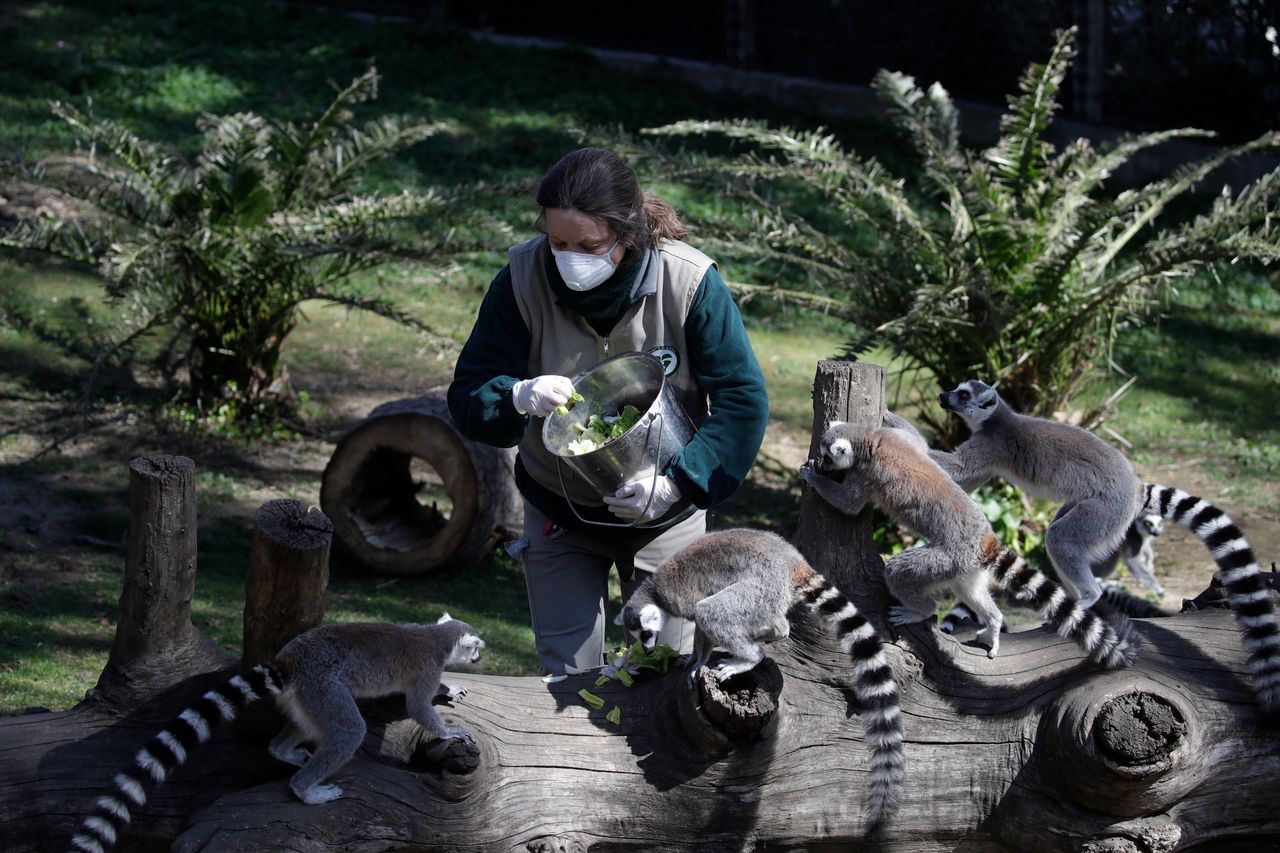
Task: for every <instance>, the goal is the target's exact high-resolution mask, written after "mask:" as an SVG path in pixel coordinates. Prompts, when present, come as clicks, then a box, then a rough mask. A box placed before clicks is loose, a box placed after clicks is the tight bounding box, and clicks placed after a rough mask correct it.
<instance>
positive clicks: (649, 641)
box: [617, 604, 667, 652]
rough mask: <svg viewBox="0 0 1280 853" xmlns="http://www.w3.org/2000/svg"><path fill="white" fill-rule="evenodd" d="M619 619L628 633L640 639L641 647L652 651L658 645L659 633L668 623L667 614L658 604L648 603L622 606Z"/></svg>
mask: <svg viewBox="0 0 1280 853" xmlns="http://www.w3.org/2000/svg"><path fill="white" fill-rule="evenodd" d="M617 621H618V622H619V623H620V624H621V625H622V626H623V627H625V628H626V629H627V632H628V633H630V634H634V635H635V636H636V637H638V638H639V639H640V648H642V649H644V650H645V651H646V652H652V651H653V650H654V649H655V648H657V646H658V634H659V632H661V631H662V626H663V625H665V624H666V623H667V614H665V613H663V612H662V608H661V607H659V606H658V605H656V604H646V605H644V606H643V607H632V606H631V605H630V604H628V605H627V606H626V607H624V608H622V613H621V614H620V615H619V616H618V619H617Z"/></svg>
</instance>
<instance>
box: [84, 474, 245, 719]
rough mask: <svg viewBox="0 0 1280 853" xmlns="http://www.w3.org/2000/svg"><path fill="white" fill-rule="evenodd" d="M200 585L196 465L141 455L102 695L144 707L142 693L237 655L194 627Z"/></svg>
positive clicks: (134, 479)
mask: <svg viewBox="0 0 1280 853" xmlns="http://www.w3.org/2000/svg"><path fill="white" fill-rule="evenodd" d="M195 586H196V496H195V465H194V463H192V461H191V460H190V459H188V458H187V457H185V456H144V457H139V458H137V459H134V460H133V461H132V462H130V463H129V550H128V555H127V556H126V558H125V570H124V590H123V592H121V594H120V621H119V623H118V626H117V628H116V636H115V641H114V642H113V643H112V646H111V656H110V658H109V660H108V661H107V666H106V668H105V669H103V671H102V675H101V677H100V678H99V680H98V686H97V688H96V691H97V694H98V698H101V699H105V700H106V701H108V702H119V703H123V704H125V705H132V704H136V703H137V701H138V698H139V694H141V695H146V694H148V693H151V692H154V691H156V690H159V689H163V688H164V687H167V686H169V684H171V683H173V682H175V681H178V680H180V679H181V678H183V677H186V676H187V675H190V674H191V672H192V670H195V671H210V670H214V669H219V668H221V667H223V666H226V665H227V663H229V662H230V661H231V660H233V658H232V657H231V655H229V654H228V653H227V652H226V651H224V650H223V649H221V648H220V647H219V646H218V645H217V644H216V643H214V642H213V641H212V640H210V639H209V638H208V637H206V636H204V635H203V634H202V633H200V632H199V631H197V630H196V629H195V626H193V625H192V624H191V598H192V596H193V595H194V594H195Z"/></svg>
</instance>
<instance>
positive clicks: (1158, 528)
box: [1134, 512, 1164, 536]
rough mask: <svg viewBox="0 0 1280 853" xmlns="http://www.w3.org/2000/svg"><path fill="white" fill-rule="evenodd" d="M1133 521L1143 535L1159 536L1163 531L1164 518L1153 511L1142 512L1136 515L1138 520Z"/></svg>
mask: <svg viewBox="0 0 1280 853" xmlns="http://www.w3.org/2000/svg"><path fill="white" fill-rule="evenodd" d="M1134 523H1135V524H1137V525H1138V530H1139V531H1141V532H1142V534H1143V535H1145V536H1159V535H1160V534H1161V533H1163V532H1164V519H1163V518H1161V517H1160V516H1158V515H1156V514H1155V513H1151V512H1148V513H1144V514H1142V515H1140V516H1138V520H1137V521H1136V522H1134Z"/></svg>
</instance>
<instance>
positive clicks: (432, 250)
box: [0, 69, 497, 415]
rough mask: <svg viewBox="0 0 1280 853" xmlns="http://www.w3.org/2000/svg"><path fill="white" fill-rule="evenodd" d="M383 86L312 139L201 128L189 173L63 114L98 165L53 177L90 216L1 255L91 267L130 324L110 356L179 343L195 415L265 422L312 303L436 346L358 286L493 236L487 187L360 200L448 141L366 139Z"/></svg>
mask: <svg viewBox="0 0 1280 853" xmlns="http://www.w3.org/2000/svg"><path fill="white" fill-rule="evenodd" d="M377 85H378V75H377V72H376V70H374V69H370V70H369V71H367V72H365V73H364V74H363V75H361V76H360V77H358V78H356V79H355V80H354V81H353V82H352V83H351V84H350V85H349V86H348V87H347V88H345V89H343V90H342V91H341V92H339V93H338V94H337V96H336V97H335V98H334V100H333V102H332V103H331V104H330V105H329V106H328V108H327V109H325V110H324V112H323V113H322V114H321V115H320V116H319V118H317V119H316V120H315V121H314V122H313V123H311V124H309V125H305V126H300V125H296V124H293V123H289V122H282V121H271V120H268V119H265V118H262V117H260V116H258V115H255V114H253V113H247V112H246V113H236V114H234V115H226V116H210V115H206V116H203V117H201V119H200V120H199V125H198V127H199V130H200V131H201V132H202V134H203V143H202V151H201V153H200V155H199V156H198V157H197V158H196V161H195V163H194V164H189V163H187V162H185V161H184V160H183V159H181V158H180V157H178V156H177V155H175V154H173V153H170V152H168V151H166V150H165V149H164V148H162V147H161V146H159V145H156V144H153V143H151V142H148V141H146V140H143V139H140V138H139V137H137V136H136V135H134V134H133V133H132V132H130V131H129V130H127V129H126V128H124V127H122V126H120V125H119V124H116V123H114V122H112V121H110V120H106V119H95V118H91V117H89V116H87V115H85V114H84V113H82V112H80V111H78V110H76V109H75V108H73V107H71V106H69V105H67V104H64V103H54V104H53V105H52V109H53V111H54V113H55V114H56V115H58V116H59V117H60V118H62V119H63V120H64V121H66V122H67V123H68V124H70V125H71V126H72V127H73V128H74V129H75V130H76V131H77V132H78V133H79V135H80V136H81V137H82V138H83V140H84V141H85V142H86V143H88V144H89V146H90V151H91V152H93V153H92V154H91V156H90V157H89V158H88V159H87V160H85V161H84V162H83V164H82V166H81V167H80V168H77V169H75V170H72V171H71V172H70V173H60V174H59V175H57V176H56V177H55V176H53V175H52V174H44V175H42V177H43V179H44V180H45V181H46V182H49V183H52V184H54V185H55V187H56V189H58V190H60V191H61V192H63V193H66V194H68V195H70V196H72V197H74V198H76V199H79V200H80V201H81V202H85V203H87V205H88V209H89V210H90V213H89V215H86V216H83V217H77V218H75V219H74V220H70V219H66V220H56V219H44V220H39V221H28V222H23V223H20V224H19V225H18V227H17V228H16V229H14V230H12V231H10V232H9V233H7V234H4V235H0V246H4V247H8V248H10V249H15V250H28V251H29V250H36V251H40V252H45V253H49V254H53V255H58V256H61V257H64V258H67V259H70V260H72V261H77V262H81V263H85V264H89V265H92V266H93V267H94V268H95V269H96V270H97V272H98V274H99V275H100V276H101V278H102V279H103V281H104V282H105V285H106V290H107V293H108V294H109V296H110V298H111V299H113V300H116V301H118V302H121V303H124V304H126V305H128V306H129V307H130V308H131V309H132V311H131V316H132V317H133V318H134V325H133V328H132V331H131V332H130V333H129V334H128V335H127V336H125V337H124V338H123V339H121V340H118V341H117V342H116V344H115V347H114V349H116V350H122V351H125V352H127V351H128V349H127V348H128V345H129V344H130V343H132V342H133V341H134V340H135V339H136V338H137V337H138V336H139V335H140V334H142V333H143V332H146V331H148V330H153V329H154V330H169V331H170V332H171V333H175V334H177V335H178V336H179V337H180V339H181V340H182V341H183V342H184V343H185V347H183V348H180V349H182V350H183V351H185V354H186V355H185V365H186V367H187V369H188V377H189V390H190V396H191V399H192V401H193V402H194V403H196V404H197V405H198V406H199V407H200V408H201V409H203V410H206V411H207V410H210V409H212V408H213V407H214V406H221V407H222V408H225V403H226V401H230V402H232V403H234V404H236V411H238V412H242V413H244V414H246V415H248V414H250V413H254V412H256V411H258V410H260V409H261V407H262V406H263V405H264V402H266V399H267V394H268V389H269V388H270V387H271V383H272V381H273V380H274V379H275V378H276V377H277V372H278V369H279V364H280V348H281V345H282V344H283V343H284V341H285V339H286V337H287V336H288V335H289V333H290V331H292V330H293V328H294V327H295V325H296V324H297V323H298V321H299V318H300V317H299V307H300V305H301V304H302V303H303V302H304V301H306V300H311V299H319V300H326V301H328V302H330V303H336V304H341V305H347V306H349V307H352V308H359V309H362V310H365V311H371V312H373V313H376V314H380V315H382V316H385V317H388V318H391V319H393V320H396V321H399V322H401V323H405V324H408V325H410V326H415V327H418V328H420V329H424V330H428V331H429V329H428V327H427V325H426V324H424V323H423V322H422V321H421V320H420V319H419V318H416V317H414V316H412V315H409V314H407V313H405V312H403V311H401V310H400V309H398V308H397V307H396V305H395V304H394V302H393V301H390V300H387V299H385V298H380V297H378V296H377V295H376V294H373V293H371V292H369V291H368V290H367V289H366V288H365V287H364V286H363V285H362V284H361V283H360V282H359V278H358V277H357V278H355V279H353V275H354V274H356V273H359V272H362V271H365V270H369V269H371V268H373V267H376V266H379V265H381V264H383V263H386V262H388V261H390V260H394V259H404V258H410V259H417V260H420V261H424V262H439V261H443V260H445V259H447V258H449V257H451V256H453V255H455V254H456V253H458V252H461V251H465V250H469V249H474V248H476V246H477V244H478V242H484V240H485V235H486V234H493V233H494V230H493V229H495V228H497V226H492V225H489V224H488V223H486V222H484V221H482V220H480V219H478V218H477V214H476V213H475V211H476V210H478V209H479V208H478V206H477V205H475V204H474V203H473V202H474V201H475V200H476V196H477V195H479V194H483V193H484V192H486V190H485V188H484V187H469V188H459V187H450V188H435V189H429V190H426V191H414V192H410V191H405V192H402V193H399V194H395V195H373V194H360V193H359V192H357V189H358V186H359V180H360V178H361V176H362V174H363V173H364V172H365V170H366V168H367V167H368V166H369V165H370V164H371V163H374V162H375V161H377V160H379V159H382V158H385V157H389V156H391V155H392V154H394V153H396V152H397V151H399V150H401V149H403V148H405V147H406V146H409V145H412V144H414V143H416V142H419V141H421V140H423V139H426V138H427V137H429V136H431V135H433V134H436V133H439V132H440V131H441V130H442V129H444V126H443V125H441V124H438V123H431V122H426V123H424V122H417V121H409V120H405V119H401V118H394V117H383V118H379V119H375V120H372V121H368V122H364V123H360V124H357V123H356V121H355V117H354V115H353V113H352V111H351V109H350V107H351V106H352V105H354V104H357V103H360V102H364V101H369V100H372V99H373V98H375V97H376V96H377ZM104 154H105V155H106V156H101V155H104ZM468 223H471V225H472V226H473V227H471V228H470V229H469V230H468V228H467V224H468ZM410 226H412V227H410ZM460 235H466V236H465V237H464V236H460Z"/></svg>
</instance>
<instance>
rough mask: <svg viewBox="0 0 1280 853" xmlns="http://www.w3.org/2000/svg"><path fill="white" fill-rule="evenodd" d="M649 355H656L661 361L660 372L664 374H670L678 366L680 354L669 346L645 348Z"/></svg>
mask: <svg viewBox="0 0 1280 853" xmlns="http://www.w3.org/2000/svg"><path fill="white" fill-rule="evenodd" d="M646 352H648V353H649V354H650V355H653V356H657V357H658V360H659V361H661V362H662V373H663V375H664V376H670V375H671V374H673V373H675V372H676V369H677V368H679V367H680V354H679V353H678V352H676V351H675V350H674V349H672V348H671V347H649V349H648V350H646Z"/></svg>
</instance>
